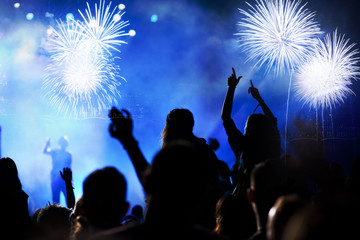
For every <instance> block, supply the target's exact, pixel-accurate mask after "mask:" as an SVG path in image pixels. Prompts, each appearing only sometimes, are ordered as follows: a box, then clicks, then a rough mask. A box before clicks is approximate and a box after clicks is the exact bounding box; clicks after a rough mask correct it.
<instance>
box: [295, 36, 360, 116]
mask: <svg viewBox="0 0 360 240" xmlns="http://www.w3.org/2000/svg"><path fill="white" fill-rule="evenodd" d="M354 46H355V44H354V43H353V44H350V45H349V39H345V35H338V33H337V30H335V31H334V33H333V34H332V36H331V34H327V35H326V36H325V40H324V41H320V40H319V44H318V46H317V49H316V51H315V52H314V53H313V55H312V56H311V57H310V58H309V59H308V60H307V61H306V62H305V63H304V64H303V65H302V66H301V67H300V68H299V69H298V71H297V73H296V74H295V79H296V82H295V84H294V87H295V89H296V96H297V97H298V99H299V100H300V101H302V102H304V104H308V105H310V107H314V108H315V109H316V108H318V107H321V108H322V109H324V108H330V109H331V108H333V107H335V106H336V105H338V104H340V103H343V102H344V100H345V99H346V97H347V96H348V95H350V94H354V92H353V91H352V90H351V89H350V86H351V84H352V80H357V79H359V76H360V68H359V66H358V62H359V59H360V58H359V56H358V53H359V51H358V49H354Z"/></svg>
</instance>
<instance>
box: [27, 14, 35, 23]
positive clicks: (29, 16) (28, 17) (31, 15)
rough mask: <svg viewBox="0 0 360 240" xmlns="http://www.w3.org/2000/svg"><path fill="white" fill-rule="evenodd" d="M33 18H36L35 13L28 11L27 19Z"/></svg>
mask: <svg viewBox="0 0 360 240" xmlns="http://www.w3.org/2000/svg"><path fill="white" fill-rule="evenodd" d="M33 18H34V14H33V13H28V14H26V19H27V20H29V21H30V20H33Z"/></svg>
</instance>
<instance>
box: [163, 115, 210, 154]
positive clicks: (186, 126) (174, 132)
mask: <svg viewBox="0 0 360 240" xmlns="http://www.w3.org/2000/svg"><path fill="white" fill-rule="evenodd" d="M194 124H195V122H194V117H193V114H192V113H191V111H189V110H188V109H184V108H175V109H173V110H171V111H170V112H169V113H168V115H167V116H166V124H165V126H164V129H163V132H162V146H163V147H164V146H165V145H166V144H168V143H170V142H171V141H174V140H186V141H189V142H192V143H195V144H205V143H206V140H205V139H204V138H198V137H196V136H195V135H194V133H193V128H194Z"/></svg>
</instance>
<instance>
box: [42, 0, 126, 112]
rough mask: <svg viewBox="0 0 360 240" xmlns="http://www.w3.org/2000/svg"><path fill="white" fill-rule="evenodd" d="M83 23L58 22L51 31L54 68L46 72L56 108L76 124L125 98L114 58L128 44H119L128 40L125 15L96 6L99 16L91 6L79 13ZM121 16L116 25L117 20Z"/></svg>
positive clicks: (73, 21)
mask: <svg viewBox="0 0 360 240" xmlns="http://www.w3.org/2000/svg"><path fill="white" fill-rule="evenodd" d="M79 13H80V15H81V18H82V19H81V21H77V20H74V19H70V20H68V21H67V22H66V23H65V22H62V21H61V20H60V21H57V28H56V29H55V28H53V27H51V28H50V31H49V36H48V52H49V53H50V64H49V65H48V66H47V68H46V74H45V79H44V82H43V89H45V90H46V94H45V95H46V96H47V97H48V98H49V102H50V104H51V105H53V106H56V107H57V110H58V112H63V113H64V114H65V115H68V116H73V117H75V118H79V117H80V118H88V117H96V116H98V115H100V114H102V113H103V112H104V111H108V109H109V108H110V107H111V106H112V105H113V104H117V98H118V97H120V94H119V86H120V84H121V83H120V80H125V79H124V78H123V77H121V76H120V75H119V70H120V68H119V66H118V65H116V64H115V59H116V57H113V56H112V52H113V51H116V52H120V51H119V49H118V47H119V46H120V45H122V44H126V41H124V40H121V39H119V38H121V37H124V36H128V35H129V33H126V32H125V31H124V30H123V28H125V27H126V26H128V25H129V23H128V21H121V17H122V16H123V15H124V12H121V10H119V9H117V7H115V8H114V9H113V10H111V2H110V4H108V5H105V1H102V0H101V1H100V4H99V6H98V5H97V4H95V14H94V15H93V14H92V11H91V8H90V6H89V4H88V3H87V9H86V10H85V14H84V13H82V12H81V11H80V10H79ZM115 15H116V16H117V18H116V21H115V20H114V16H115Z"/></svg>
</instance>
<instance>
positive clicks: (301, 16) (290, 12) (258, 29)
mask: <svg viewBox="0 0 360 240" xmlns="http://www.w3.org/2000/svg"><path fill="white" fill-rule="evenodd" d="M300 4H301V1H290V0H256V5H255V6H252V5H251V4H249V3H247V5H248V6H249V7H250V9H249V10H248V11H245V10H243V9H239V11H240V13H242V14H243V15H244V16H245V17H244V18H242V20H241V21H240V22H239V23H238V26H240V28H241V29H240V31H239V32H238V33H236V34H235V35H238V36H240V40H239V42H240V47H242V48H243V50H244V52H246V53H247V55H248V59H247V60H256V64H255V65H258V66H259V67H261V66H262V65H264V64H266V65H267V68H266V72H269V71H270V69H271V68H272V67H274V68H275V73H277V74H278V73H283V72H284V71H285V69H288V70H289V71H290V70H293V69H294V68H295V67H296V65H297V64H298V63H299V62H302V61H304V60H305V59H306V56H307V55H308V54H310V53H311V51H312V47H313V46H314V45H315V43H316V36H317V35H319V34H322V32H321V30H320V28H319V24H318V23H317V22H316V21H315V20H314V16H315V13H312V12H310V11H308V10H307V9H306V8H305V6H306V4H304V5H302V6H300Z"/></svg>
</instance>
